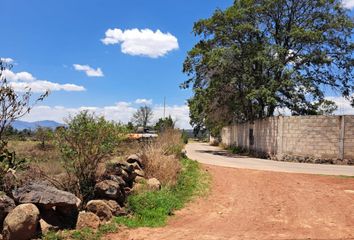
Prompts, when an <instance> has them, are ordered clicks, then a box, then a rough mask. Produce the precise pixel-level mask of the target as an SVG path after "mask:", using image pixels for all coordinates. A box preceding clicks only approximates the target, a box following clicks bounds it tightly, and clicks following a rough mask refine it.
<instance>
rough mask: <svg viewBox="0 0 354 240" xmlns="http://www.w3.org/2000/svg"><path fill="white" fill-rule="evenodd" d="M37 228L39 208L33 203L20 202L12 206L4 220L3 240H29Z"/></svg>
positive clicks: (35, 233) (36, 231)
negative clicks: (14, 206)
mask: <svg viewBox="0 0 354 240" xmlns="http://www.w3.org/2000/svg"><path fill="white" fill-rule="evenodd" d="M38 230H39V210H38V208H37V207H36V205H34V204H31V203H29V204H21V205H19V206H17V207H16V208H14V209H13V210H12V211H11V212H10V213H9V214H8V215H7V216H6V218H5V220H4V229H3V238H4V239H5V240H29V239H32V238H34V237H35V236H36V235H37V233H38Z"/></svg>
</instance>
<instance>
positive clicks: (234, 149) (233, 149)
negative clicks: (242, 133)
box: [227, 146, 243, 154]
mask: <svg viewBox="0 0 354 240" xmlns="http://www.w3.org/2000/svg"><path fill="white" fill-rule="evenodd" d="M227 150H228V151H229V152H231V153H233V154H240V153H242V152H243V149H242V148H241V147H238V146H230V147H228V148H227Z"/></svg>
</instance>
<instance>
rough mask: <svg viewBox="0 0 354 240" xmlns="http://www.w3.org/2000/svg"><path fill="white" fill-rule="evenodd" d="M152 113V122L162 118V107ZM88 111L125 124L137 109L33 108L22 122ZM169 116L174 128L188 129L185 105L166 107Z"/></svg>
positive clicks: (123, 104)
mask: <svg viewBox="0 0 354 240" xmlns="http://www.w3.org/2000/svg"><path fill="white" fill-rule="evenodd" d="M152 109H153V112H154V116H153V117H154V119H153V122H156V121H157V120H158V119H159V118H161V117H163V109H164V108H163V106H161V105H156V106H153V107H152ZM83 110H88V111H90V112H94V113H95V114H97V115H98V116H104V117H105V118H106V119H108V120H113V121H117V122H123V123H127V122H128V121H130V120H131V117H132V115H133V114H134V113H135V112H136V110H137V107H134V106H133V105H132V104H131V103H129V102H118V103H116V104H114V105H111V106H104V107H89V106H82V107H77V108H68V107H63V106H56V107H49V106H35V107H34V108H33V109H32V111H31V112H30V114H28V115H26V116H25V117H24V118H23V120H26V121H39V120H53V121H57V122H61V123H62V122H64V120H65V119H67V118H68V116H69V115H75V114H77V113H78V112H80V111H83ZM169 115H171V117H172V119H174V120H176V126H177V127H179V128H184V129H187V128H188V129H189V128H191V126H190V125H189V109H188V106H186V105H174V106H166V116H169Z"/></svg>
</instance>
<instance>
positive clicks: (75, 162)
mask: <svg viewBox="0 0 354 240" xmlns="http://www.w3.org/2000/svg"><path fill="white" fill-rule="evenodd" d="M124 137H125V128H124V127H123V126H122V125H120V124H115V123H113V122H108V121H106V120H105V119H104V118H103V117H96V116H95V115H93V114H90V113H88V112H87V111H83V112H80V113H79V114H78V115H76V116H75V117H73V118H70V119H69V120H68V121H67V128H58V129H57V140H58V147H59V149H60V152H61V154H62V157H63V160H64V168H65V169H66V171H67V173H68V174H69V177H70V178H71V179H72V176H75V177H76V179H77V181H78V185H79V190H78V191H79V192H78V193H79V194H80V195H81V197H82V199H83V200H84V201H87V200H89V199H91V198H92V196H93V190H94V186H95V183H96V172H97V168H98V164H99V163H100V162H101V161H103V160H104V159H105V158H106V157H108V156H109V155H110V154H111V153H112V152H113V150H114V148H115V147H116V146H117V145H118V144H119V142H120V141H121V140H122V139H123V138H124Z"/></svg>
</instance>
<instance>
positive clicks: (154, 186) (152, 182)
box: [146, 178, 161, 191]
mask: <svg viewBox="0 0 354 240" xmlns="http://www.w3.org/2000/svg"><path fill="white" fill-rule="evenodd" d="M146 185H147V187H148V189H149V190H153V191H157V190H160V189H161V183H160V181H159V180H157V179H156V178H149V179H148V180H147V181H146Z"/></svg>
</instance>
